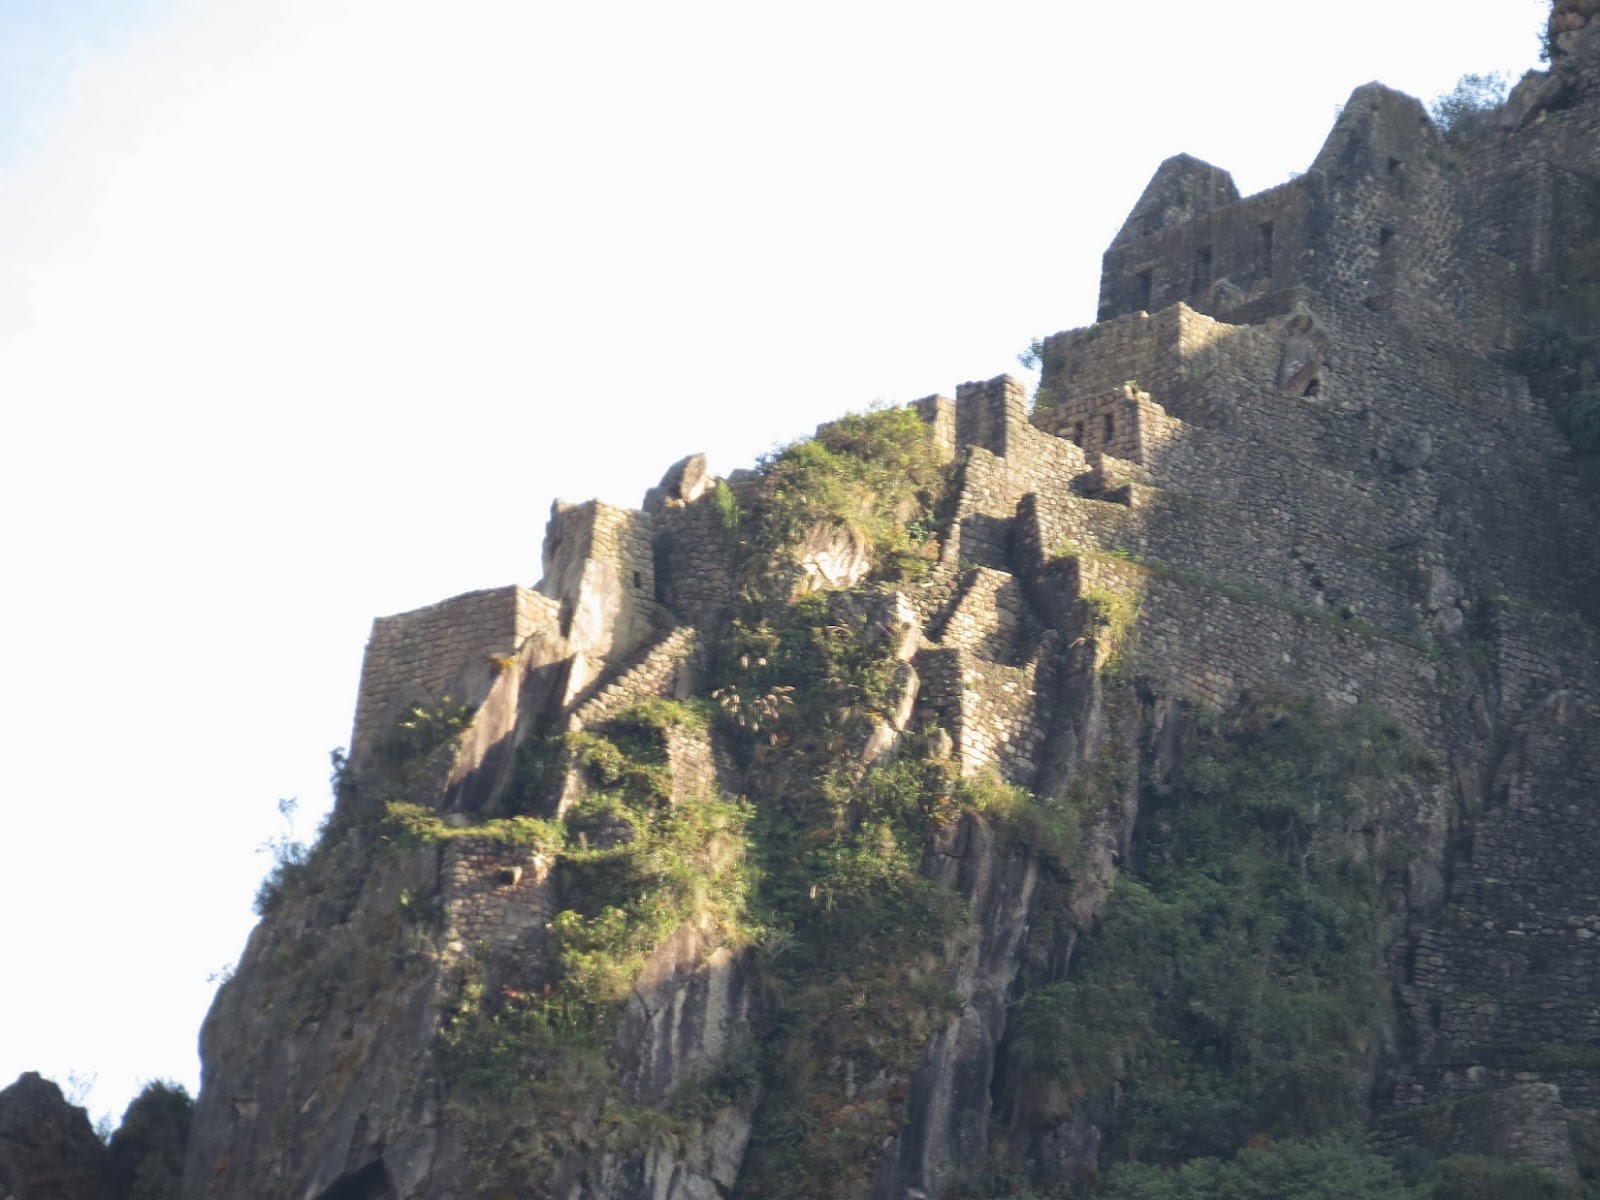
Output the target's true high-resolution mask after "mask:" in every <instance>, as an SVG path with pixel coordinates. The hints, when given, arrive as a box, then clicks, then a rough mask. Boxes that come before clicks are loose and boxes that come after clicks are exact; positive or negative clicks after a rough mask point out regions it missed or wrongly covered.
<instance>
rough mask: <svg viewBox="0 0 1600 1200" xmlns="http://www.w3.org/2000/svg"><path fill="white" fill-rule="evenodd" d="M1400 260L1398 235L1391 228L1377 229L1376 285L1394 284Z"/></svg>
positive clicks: (1388, 286) (1389, 285)
mask: <svg viewBox="0 0 1600 1200" xmlns="http://www.w3.org/2000/svg"><path fill="white" fill-rule="evenodd" d="M1399 261H1400V235H1399V234H1397V233H1395V231H1394V230H1392V229H1380V230H1378V286H1379V287H1382V288H1385V289H1387V288H1391V287H1393V286H1394V277H1395V271H1396V269H1397V267H1398V265H1399Z"/></svg>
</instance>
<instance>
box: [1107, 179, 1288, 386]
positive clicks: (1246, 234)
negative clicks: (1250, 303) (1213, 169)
mask: <svg viewBox="0 0 1600 1200" xmlns="http://www.w3.org/2000/svg"><path fill="white" fill-rule="evenodd" d="M1308 216H1309V201H1308V191H1307V187H1306V182H1305V180H1303V179H1296V180H1291V181H1290V182H1288V183H1285V184H1282V185H1280V186H1279V187H1276V188H1273V189H1271V190H1269V191H1265V192H1261V193H1259V194H1257V195H1254V196H1251V197H1250V198H1249V199H1247V200H1238V201H1235V202H1234V203H1231V204H1228V205H1225V206H1223V207H1221V208H1217V209H1214V210H1212V211H1210V212H1208V213H1205V214H1203V215H1201V216H1198V217H1196V218H1195V219H1194V220H1192V221H1189V222H1185V223H1183V224H1180V225H1177V226H1174V227H1172V228H1168V229H1164V230H1162V231H1160V232H1158V233H1155V234H1153V235H1151V236H1148V237H1143V238H1137V239H1130V240H1127V241H1122V240H1119V241H1117V242H1114V243H1113V244H1112V245H1111V248H1110V249H1108V250H1107V251H1106V253H1105V258H1104V260H1103V265H1102V270H1101V276H1100V280H1101V282H1100V312H1099V319H1100V320H1101V321H1109V320H1111V319H1112V318H1114V317H1118V316H1121V315H1123V314H1126V313H1138V312H1141V311H1144V312H1151V313H1154V312H1158V311H1160V310H1162V309H1166V308H1170V307H1172V306H1173V305H1174V304H1178V303H1180V302H1187V303H1189V304H1191V305H1194V306H1196V307H1202V308H1207V309H1209V308H1210V304H1209V303H1208V302H1207V298H1208V297H1211V298H1212V300H1211V302H1212V303H1218V304H1223V305H1227V304H1237V303H1238V302H1239V301H1240V300H1242V299H1244V298H1247V297H1250V296H1255V295H1259V294H1260V293H1262V292H1266V291H1271V290H1273V289H1275V288H1281V287H1284V286H1287V284H1288V282H1289V281H1291V280H1296V279H1299V278H1301V277H1302V276H1303V273H1304V271H1305V262H1304V259H1305V248H1306V237H1307V223H1308ZM1141 382H1143V380H1142V379H1141Z"/></svg>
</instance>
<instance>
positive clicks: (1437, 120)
mask: <svg viewBox="0 0 1600 1200" xmlns="http://www.w3.org/2000/svg"><path fill="white" fill-rule="evenodd" d="M1510 90H1511V78H1510V76H1508V75H1503V74H1498V73H1496V74H1492V75H1471V74H1469V75H1463V76H1462V77H1461V78H1460V79H1458V80H1456V86H1455V87H1454V88H1452V89H1451V90H1450V91H1448V92H1446V93H1444V95H1442V96H1435V97H1434V99H1433V102H1432V103H1431V104H1429V105H1428V113H1429V115H1430V116H1432V117H1433V123H1434V124H1435V125H1437V126H1438V127H1439V128H1440V130H1441V131H1443V132H1444V133H1458V132H1464V131H1467V130H1470V129H1473V128H1481V127H1483V126H1485V125H1487V123H1488V114H1490V113H1492V112H1493V111H1494V110H1495V109H1497V108H1499V107H1500V106H1501V105H1502V104H1504V103H1505V102H1506V95H1507V93H1509V92H1510Z"/></svg>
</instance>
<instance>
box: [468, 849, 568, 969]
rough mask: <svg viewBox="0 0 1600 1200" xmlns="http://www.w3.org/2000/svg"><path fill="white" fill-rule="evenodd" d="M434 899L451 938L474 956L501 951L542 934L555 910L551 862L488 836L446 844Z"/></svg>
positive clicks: (531, 852)
mask: <svg viewBox="0 0 1600 1200" xmlns="http://www.w3.org/2000/svg"><path fill="white" fill-rule="evenodd" d="M442 853H443V861H442V863H441V866H440V871H439V875H440V889H439V895H440V899H441V901H442V902H443V903H444V905H445V916H446V922H447V927H448V930H449V933H450V935H451V937H452V938H454V939H457V940H459V941H461V942H463V943H465V946H464V948H465V949H467V950H471V951H472V952H473V953H475V954H478V953H483V952H484V951H488V950H504V949H506V948H509V947H511V946H514V945H516V944H517V943H518V942H520V941H522V940H523V939H525V938H527V937H528V936H529V935H530V934H535V933H539V932H542V931H543V929H544V927H545V925H546V924H547V923H548V922H549V920H550V918H551V917H552V916H554V915H555V912H556V898H555V895H554V894H553V892H552V891H551V888H550V882H549V876H550V864H549V863H547V862H546V861H545V860H544V859H543V858H542V857H541V856H540V855H539V854H538V853H537V852H536V851H535V850H533V849H532V848H530V847H527V846H515V845H509V844H507V843H505V842H500V841H496V840H495V839H493V838H488V837H473V836H470V835H467V836H457V837H454V838H452V839H450V840H449V841H448V842H446V843H445V846H444V850H443V852H442Z"/></svg>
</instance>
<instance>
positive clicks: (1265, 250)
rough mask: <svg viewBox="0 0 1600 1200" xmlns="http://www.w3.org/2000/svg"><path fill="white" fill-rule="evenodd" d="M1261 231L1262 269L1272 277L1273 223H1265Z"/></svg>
mask: <svg viewBox="0 0 1600 1200" xmlns="http://www.w3.org/2000/svg"><path fill="white" fill-rule="evenodd" d="M1260 229H1261V269H1262V270H1263V271H1264V272H1266V274H1267V277H1268V278H1269V279H1270V278H1271V277H1272V222H1271V221H1263V222H1262V223H1261V226H1260Z"/></svg>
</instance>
